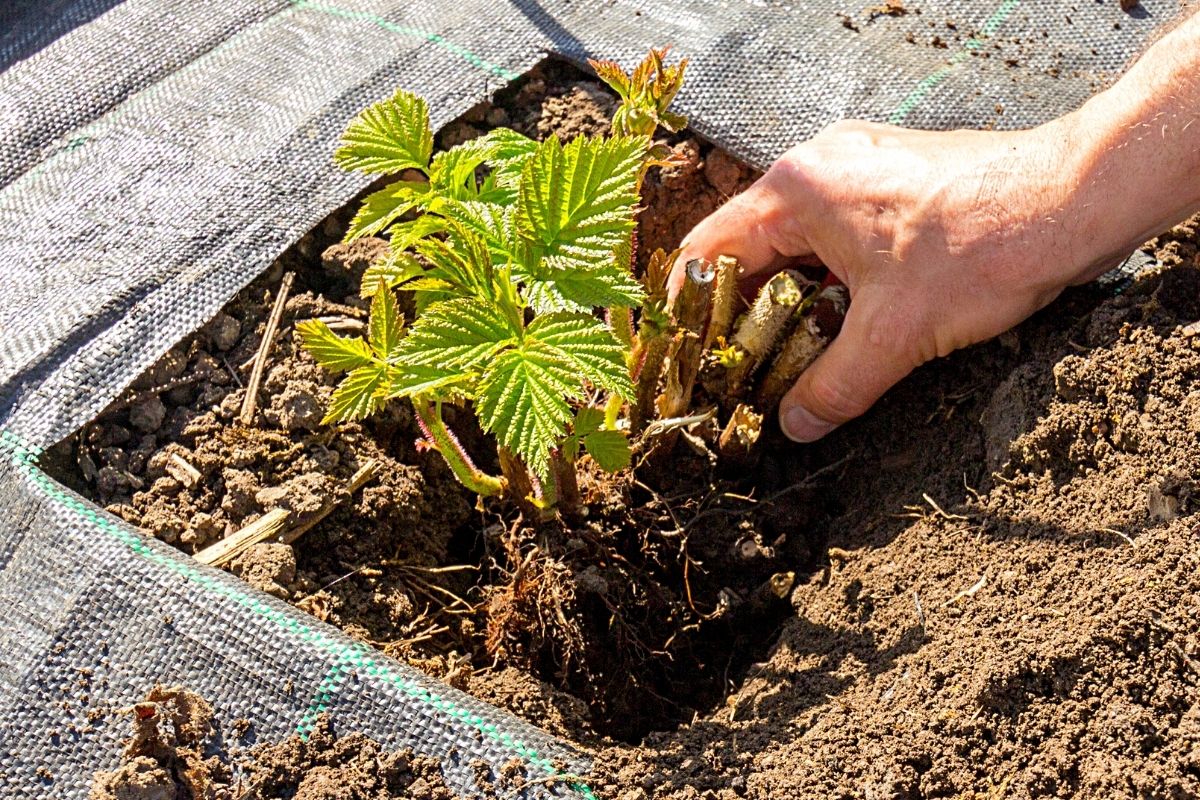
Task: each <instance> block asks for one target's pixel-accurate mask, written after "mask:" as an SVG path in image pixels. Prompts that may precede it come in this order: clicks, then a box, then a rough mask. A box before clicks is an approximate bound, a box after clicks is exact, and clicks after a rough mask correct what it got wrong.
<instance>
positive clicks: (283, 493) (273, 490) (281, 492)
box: [254, 486, 288, 508]
mask: <svg viewBox="0 0 1200 800" xmlns="http://www.w3.org/2000/svg"><path fill="white" fill-rule="evenodd" d="M287 496H288V490H287V487H286V486H268V487H267V488H265V489H259V490H258V491H257V492H255V494H254V502H256V503H258V504H259V505H260V506H262V507H263V508H271V507H272V506H275V505H278V504H279V503H280V502H282V501H283V500H284V499H285V498H286V497H287Z"/></svg>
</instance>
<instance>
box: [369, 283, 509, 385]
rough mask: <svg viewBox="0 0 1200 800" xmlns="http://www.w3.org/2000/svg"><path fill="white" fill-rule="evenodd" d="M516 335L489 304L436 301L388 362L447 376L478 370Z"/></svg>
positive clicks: (469, 300)
mask: <svg viewBox="0 0 1200 800" xmlns="http://www.w3.org/2000/svg"><path fill="white" fill-rule="evenodd" d="M519 335H520V331H519V330H515V329H514V328H513V326H512V324H511V322H510V321H509V320H508V319H507V318H506V317H505V315H504V314H503V313H501V312H500V311H499V310H498V309H497V308H495V307H494V306H492V305H491V304H489V303H485V302H483V301H481V300H478V299H475V298H470V297H459V298H455V299H453V300H440V301H438V302H436V303H432V304H430V305H429V306H428V307H427V308H426V309H425V312H424V313H423V314H421V316H419V317H417V321H416V322H414V323H413V325H412V328H411V329H410V332H409V334H408V336H406V337H404V339H403V340H402V341H401V342H400V345H399V346H398V347H397V348H395V349H394V350H393V351H392V362H393V363H395V364H396V365H398V366H401V367H405V368H407V367H416V366H429V367H438V368H440V369H441V370H442V371H443V372H445V373H447V374H449V373H464V372H467V371H470V370H480V369H482V368H483V367H484V365H485V362H486V361H487V360H488V359H489V358H491V357H492V356H493V355H494V354H495V353H496V351H498V350H500V349H501V348H503V347H505V346H506V345H509V344H512V343H514V342H515V341H516V339H517V337H518V336H519Z"/></svg>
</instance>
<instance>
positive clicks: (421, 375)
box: [380, 364, 471, 399]
mask: <svg viewBox="0 0 1200 800" xmlns="http://www.w3.org/2000/svg"><path fill="white" fill-rule="evenodd" d="M470 380H471V376H470V375H467V374H463V373H455V372H447V371H446V370H444V369H441V368H440V367H417V366H412V365H411V364H406V365H403V366H396V365H392V366H391V367H389V369H388V377H387V382H386V383H385V384H384V386H383V387H382V388H381V390H380V391H381V392H382V393H383V395H384V397H386V398H388V399H391V398H393V397H417V396H426V397H445V396H446V395H447V394H453V393H456V392H453V391H450V390H454V389H456V387H460V386H463V385H464V384H466V383H468V382H469V381H470Z"/></svg>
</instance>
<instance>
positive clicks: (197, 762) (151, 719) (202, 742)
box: [89, 686, 490, 800]
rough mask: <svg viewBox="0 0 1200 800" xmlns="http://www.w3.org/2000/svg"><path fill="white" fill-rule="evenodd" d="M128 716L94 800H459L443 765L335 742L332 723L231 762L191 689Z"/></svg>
mask: <svg viewBox="0 0 1200 800" xmlns="http://www.w3.org/2000/svg"><path fill="white" fill-rule="evenodd" d="M126 711H127V712H128V713H129V714H130V716H131V717H132V720H133V722H132V727H133V735H132V736H131V737H130V738H129V740H128V741H127V743H126V747H125V752H124V753H123V754H122V757H121V765H120V766H119V767H118V768H117V769H115V770H113V771H112V772H100V773H97V774H96V777H95V779H94V781H93V783H92V789H91V793H90V795H89V797H90V800H275V799H276V798H280V799H282V798H288V799H289V800H457V796H456V795H455V794H453V793H452V792H451V791H450V790H449V789H448V788H447V787H446V784H445V781H444V780H443V779H442V773H441V766H440V764H439V763H438V761H437V759H433V758H427V757H423V756H418V755H415V754H414V753H413V751H412V750H407V749H406V750H398V751H388V750H385V749H384V748H383V747H381V746H380V745H379V744H378V743H377V742H375V741H373V740H372V739H370V738H369V737H367V736H364V735H363V734H361V733H351V734H348V735H345V736H340V737H339V736H337V735H335V734H334V732H333V729H332V728H331V727H330V725H329V720H328V717H324V716H322V717H319V718H318V719H317V720H316V722H315V726H314V728H313V730H312V731H311V733H310V734H309V735H308V737H307V738H302V737H301V736H299V735H294V736H291V737H289V738H288V739H286V740H284V741H282V742H280V743H278V744H263V745H259V746H257V747H255V748H253V749H252V750H250V751H248V752H243V753H238V754H231V753H228V752H224V751H221V750H218V751H217V752H212V753H209V752H207V750H208V749H211V745H212V739H213V738H214V733H215V732H216V730H215V728H214V720H213V711H212V707H211V706H209V705H208V703H207V702H205V700H204V699H203V698H202V697H200V696H199V695H197V694H196V693H194V692H191V691H188V690H187V689H182V688H178V687H174V688H170V689H166V688H163V687H161V686H156V687H155V688H154V689H152V690H151V691H150V692H149V694H147V696H146V699H145V701H143V702H141V703H138V704H136V705H135V706H133V707H132V708H130V709H126ZM489 794H490V793H489Z"/></svg>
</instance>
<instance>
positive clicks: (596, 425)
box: [571, 406, 604, 436]
mask: <svg viewBox="0 0 1200 800" xmlns="http://www.w3.org/2000/svg"><path fill="white" fill-rule="evenodd" d="M603 424H604V410H603V409H600V408H592V407H591V406H584V407H583V408H581V409H579V410H578V411H576V412H575V424H574V425H572V426H571V427H572V428H574V432H575V435H576V436H587V435H588V434H589V433H595V432H596V431H598V430H600V426H601V425H603Z"/></svg>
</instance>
